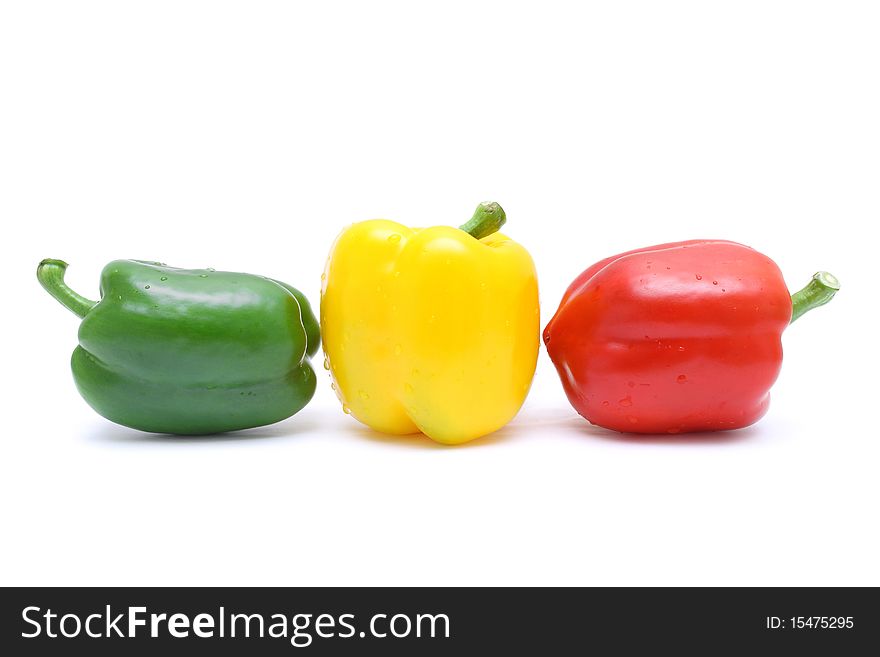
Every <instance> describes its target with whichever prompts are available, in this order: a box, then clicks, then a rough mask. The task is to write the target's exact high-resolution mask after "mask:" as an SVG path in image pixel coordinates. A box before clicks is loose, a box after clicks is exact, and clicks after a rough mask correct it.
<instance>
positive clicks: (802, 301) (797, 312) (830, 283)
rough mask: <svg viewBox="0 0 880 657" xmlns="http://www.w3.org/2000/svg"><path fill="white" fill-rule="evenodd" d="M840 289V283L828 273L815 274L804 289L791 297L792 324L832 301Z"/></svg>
mask: <svg viewBox="0 0 880 657" xmlns="http://www.w3.org/2000/svg"><path fill="white" fill-rule="evenodd" d="M839 289H840V282H839V281H838V280H837V278H835V277H834V276H832V275H831V274H829V273H828V272H827V271H820V272H817V273H815V274H813V278H812V279H811V280H810V282H809V283H807V286H806V287H805V288H804V289H802V290H798V291H797V292H795V293H794V294H792V295H791V321H792V323H793V322H794V320H796V319H797V318H798V317H800V316H801V315H803V314H804V313H805V312H807V311H809V310H812V309H813V308H818V307H819V306H824V305H825V304H826V303H828V302H829V301H831V299H833V298H834V295H835V294H837V291H838V290H839Z"/></svg>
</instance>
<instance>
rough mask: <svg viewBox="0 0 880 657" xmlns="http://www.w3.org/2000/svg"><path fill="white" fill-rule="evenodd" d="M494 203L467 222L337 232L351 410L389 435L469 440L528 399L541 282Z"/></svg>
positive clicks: (331, 293)
mask: <svg viewBox="0 0 880 657" xmlns="http://www.w3.org/2000/svg"><path fill="white" fill-rule="evenodd" d="M504 221H505V214H504V210H502V209H501V206H499V205H498V204H497V203H483V204H481V205H480V206H479V207H478V208H477V211H476V212H475V213H474V216H473V218H472V219H471V220H470V221H469V222H467V223H466V224H465V225H464V226H462V227H461V228H452V227H450V226H435V227H432V228H424V229H418V228H408V227H406V226H403V225H401V224H398V223H396V222H393V221H387V220H385V219H375V220H371V221H363V222H360V223H356V224H354V225H352V226H350V227H348V228H347V229H345V230H344V231H343V232H342V233H341V234H340V235H339V237H338V238H337V239H336V242H335V244H334V245H333V248H332V250H331V252H330V257H329V258H328V260H327V266H326V269H325V271H324V275H323V276H322V279H323V284H322V289H321V332H322V340H323V343H324V353H325V355H326V360H325V362H324V367H325V368H327V369H329V370H330V373H331V375H332V378H333V387H334V389H335V390H336V394H337V396H338V397H339V400H340V401H341V402H342V404H343V409H344V410H345V412H346V413H351V415H353V416H354V417H355V418H357V419H358V420H360V421H361V422H363V423H364V424H366V425H368V426H370V427H372V428H373V429H376V430H378V431H383V432H385V433H391V434H411V433H418V432H420V431H421V432H422V433H424V434H426V435H427V436H429V437H431V438H433V439H434V440H436V441H437V442H441V443H448V444H456V443H463V442H466V441H468V440H472V439H474V438H478V437H480V436H484V435H486V434H488V433H491V432H493V431H496V430H497V429H500V428H501V427H502V426H504V425H505V424H506V423H507V422H509V421H510V420H511V419H512V418H513V416H514V415H516V413H517V411H518V410H519V408H520V406H522V403H523V401H525V398H526V395H527V394H528V391H529V387H530V386H531V382H532V377H533V376H534V373H535V363H536V361H537V357H538V338H539V331H540V326H539V316H538V279H537V274H536V273H535V266H534V263H533V262H532V258H531V256H530V255H529V253H528V251H526V250H525V249H524V248H523V247H522V246H520V245H519V244H517V243H516V242H514V241H512V240H510V239H508V238H507V237H505V236H504V235H502V234H500V233H497V232H495V231H497V230H498V228H500V226H501V225H502V224H503V223H504Z"/></svg>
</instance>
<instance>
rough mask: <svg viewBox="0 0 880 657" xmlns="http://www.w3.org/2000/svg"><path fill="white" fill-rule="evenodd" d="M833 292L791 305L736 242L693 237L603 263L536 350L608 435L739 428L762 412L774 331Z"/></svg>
mask: <svg viewBox="0 0 880 657" xmlns="http://www.w3.org/2000/svg"><path fill="white" fill-rule="evenodd" d="M838 289H839V284H838V282H837V280H836V279H835V278H834V277H833V276H832V275H831V274H828V273H826V272H820V273H818V274H816V275H815V276H814V277H813V279H812V280H811V281H810V283H809V285H807V286H806V287H805V288H804V289H803V290H801V291H800V292H797V293H796V294H794V295H793V296H789V292H788V289H787V288H786V286H785V281H784V280H783V278H782V272H780V271H779V267H777V266H776V264H775V263H774V262H773V261H772V260H771V259H770V258H768V257H767V256H765V255H762V254H761V253H758V252H757V251H755V250H754V249H751V248H749V247H747V246H743V245H742V244H736V243H735V242H727V241H720V240H693V241H690V242H675V243H670V244H661V245H658V246H652V247H648V248H644V249H638V250H635V251H629V252H627V253H623V254H620V255H617V256H614V257H612V258H606V259H605V260H602V261H600V262H597V263H596V264H595V265H593V266H592V267H590V268H589V269H587V270H586V271H585V272H583V273H582V274H581V275H580V276H578V277H577V279H575V281H574V282H573V283H572V284H571V286H570V287H569V288H568V291H567V292H566V293H565V296H564V297H563V299H562V302H561V303H560V305H559V309H558V310H557V311H556V315H555V316H554V317H553V319H552V320H551V321H550V323H549V324H548V325H547V328H546V329H544V343H545V344H546V346H547V351H548V352H549V354H550V358H551V359H552V360H553V363H554V365H555V366H556V369H557V371H558V372H559V376H560V378H561V379H562V384H563V387H564V388H565V392H566V394H567V395H568V399H569V401H570V402H571V404H572V405H573V406H574V408H575V409H576V410H577V412H578V413H580V414H581V415H582V416H583V417H585V418H586V419H587V420H589V421H590V422H592V423H593V424H597V425H599V426H602V427H606V428H608V429H614V430H616V431H625V432H634V433H681V432H689V431H716V430H721V429H738V428H740V427H745V426H748V425H750V424H752V423H753V422H755V421H757V420H758V419H759V418H760V417H761V416H762V415H764V413H765V412H766V411H767V406H768V404H769V400H770V397H769V390H770V387H771V386H772V385H773V383H774V381H776V377H777V376H778V375H779V370H780V367H781V366H782V342H781V337H782V332H783V330H784V329H785V327H786V326H788V325H789V324H790V323H791V322H792V321H794V320H795V319H797V318H798V317H800V316H801V315H802V314H803V313H804V312H806V311H807V310H810V309H811V308H815V307H817V306H820V305H822V304H825V303H827V302H828V301H830V300H831V298H832V297H833V296H834V294H835V292H836V291H837V290H838Z"/></svg>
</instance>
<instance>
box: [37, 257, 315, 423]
mask: <svg viewBox="0 0 880 657" xmlns="http://www.w3.org/2000/svg"><path fill="white" fill-rule="evenodd" d="M66 269H67V263H65V262H62V261H61V260H43V262H41V263H40V265H39V267H38V269H37V278H38V279H39V281H40V283H41V284H42V286H43V287H44V288H45V289H46V290H47V291H48V292H49V294H51V295H52V296H53V297H55V298H56V299H57V300H58V301H60V302H61V303H62V304H63V305H64V306H65V307H67V308H68V309H69V310H71V311H73V312H74V313H75V314H76V315H78V316H79V317H81V318H83V321H82V324H81V325H80V327H79V346H78V347H77V348H76V349H75V350H74V352H73V357H72V359H71V365H72V368H73V376H74V380H75V381H76V386H77V388H78V389H79V392H80V394H81V395H82V396H83V398H84V399H85V400H86V401H87V402H88V403H89V405H90V406H91V407H92V408H94V409H95V410H96V411H97V412H98V413H100V414H101V415H103V416H104V417H105V418H107V419H108V420H112V421H113V422H116V423H118V424H122V425H125V426H127V427H132V428H134V429H140V430H141V431H150V432H156V433H173V434H208V433H218V432H222V431H234V430H236V429H247V428H250V427H258V426H262V425H266V424H272V423H273V422H278V421H280V420H283V419H284V418H287V417H290V416H291V415H293V414H294V413H296V412H297V411H299V410H300V409H301V408H303V407H304V406H305V405H306V404H307V403H308V402H309V400H310V399H311V398H312V395H313V394H314V392H315V373H314V371H313V370H312V367H311V364H310V363H309V360H308V359H309V357H310V356H314V355H315V353H316V352H317V350H318V344H319V342H320V333H319V328H318V322H317V320H316V319H315V315H314V314H313V313H312V310H311V307H310V306H309V302H308V301H307V300H306V298H305V296H304V295H303V294H302V293H301V292H299V291H298V290H296V289H294V288H292V287H290V286H289V285H287V284H285V283H281V282H280V281H275V280H272V279H270V278H264V277H262V276H254V275H251V274H238V273H232V272H220V271H214V270H213V269H177V268H175V267H168V266H166V265H164V264H162V263H159V262H143V261H139V260H115V261H113V262H111V263H110V264H108V265H107V266H106V267H105V268H104V271H103V272H102V274H101V300H100V301H98V302H95V301H90V300H88V299H86V298H84V297H82V296H80V295H79V294H77V293H76V292H74V291H73V290H71V289H70V288H69V287H68V286H67V285H66V284H65V283H64V272H65V270H66Z"/></svg>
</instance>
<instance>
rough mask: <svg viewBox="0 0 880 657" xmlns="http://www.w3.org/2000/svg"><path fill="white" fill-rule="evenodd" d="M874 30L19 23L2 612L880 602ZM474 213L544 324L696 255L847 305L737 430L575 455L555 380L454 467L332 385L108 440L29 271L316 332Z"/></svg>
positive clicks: (0, 133)
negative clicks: (282, 402)
mask: <svg viewBox="0 0 880 657" xmlns="http://www.w3.org/2000/svg"><path fill="white" fill-rule="evenodd" d="M878 34H880V14H878V8H877V5H876V4H875V3H870V2H865V3H857V2H824V3H818V2H803V1H800V2H767V1H762V2H743V1H741V2H730V3H706V2H673V3H670V2H665V3H654V2H645V3H636V2H608V3H574V2H572V3H561V2H547V1H544V2H540V3H531V4H530V5H527V4H520V3H514V2H475V1H473V0H470V1H468V2H462V3H453V2H449V1H447V2H443V3H435V4H434V6H433V7H429V6H428V5H427V4H425V3H408V2H399V3H391V2H369V3H357V2H323V3H308V4H307V3H295V2H278V3H273V2H240V3H230V2H203V3H197V2H157V1H154V2H149V3H147V2H143V3H126V2H103V3H98V2H77V3H70V2H58V3H48V2H6V3H4V4H3V5H2V9H0V94H2V96H0V220H2V226H3V251H4V255H3V271H4V276H3V295H4V301H3V309H4V310H3V320H2V323H0V331H2V336H0V337H2V340H0V345H2V349H3V354H4V356H3V361H2V362H3V366H2V376H0V386H2V389H0V394H2V400H3V413H2V415H3V418H4V420H3V422H4V426H3V432H2V433H3V435H2V445H3V447H2V451H0V469H2V472H0V527H2V540H0V555H2V558H0V582H2V583H3V584H28V585H36V584H96V585H97V584H111V585H136V584H140V585H162V584H185V585H199V584H202V585H206V584H212V585H221V584H228V585H243V584H249V585H306V584H312V585H335V584H389V585H391V584H402V585H429V584H443V585H445V584H474V585H487V584H553V585H567V584H579V585H583V584H586V585H600V584H603V585H634V584H648V585H655V584H675V585H686V584H688V585H704V584H706V585H709V584H712V585H722V584H728V585H731V584H732V585H740V584H756V585H758V584H760V585H783V584H793V585H808V584H820V585H832V584H834V585H867V584H871V585H880V566H878V560H877V554H878V548H880V541H878V522H877V517H878V510H877V506H878V499H880V484H878V474H877V473H878V459H880V437H878V431H877V422H878V416H880V415H878V414H880V403H878V401H877V396H878V391H880V388H878V378H880V377H878V374H877V369H878V366H880V362H878V353H877V346H876V345H877V331H878V324H877V320H878V317H877V292H876V290H877V287H876V286H877V284H878V283H877V273H876V269H877V267H876V265H875V263H876V262H877V253H878V248H880V246H878V241H877V238H876V230H875V228H876V225H877V221H878V218H880V187H878V183H880V75H878V74H880V39H878ZM491 199H494V200H497V201H499V202H501V204H502V205H503V206H504V208H505V209H506V210H507V214H508V217H509V223H508V226H507V227H506V229H505V232H506V233H507V234H508V235H510V236H511V237H512V238H514V239H516V240H518V241H520V242H521V243H523V244H524V245H526V247H527V248H528V249H529V250H530V251H531V253H532V254H533V256H534V259H535V262H536V265H537V268H538V272H539V277H540V284H541V298H542V320H543V321H542V325H543V323H546V321H547V320H548V319H549V318H550V316H551V315H552V313H553V312H554V310H555V309H556V305H557V303H558V301H559V298H560V296H561V294H562V291H563V290H564V288H565V287H566V286H567V284H568V283H569V282H570V280H571V279H572V278H573V277H574V276H575V275H576V274H578V273H579V272H580V271H581V270H582V269H584V268H586V266H588V265H589V264H591V263H592V262H594V261H595V260H598V259H600V258H602V257H604V256H607V255H610V254H613V253H616V252H619V251H622V250H626V249H630V248H634V247H639V246H646V245H650V244H654V243H658V242H666V241H672V240H678V239H689V238H700V237H711V238H726V239H732V240H736V241H740V242H743V243H746V244H749V245H751V246H754V247H755V248H757V249H759V250H760V251H762V252H764V253H766V254H768V255H770V256H771V257H772V258H774V259H775V260H776V262H777V263H778V264H779V266H780V267H781V268H782V270H783V272H784V273H785V276H786V280H787V281H788V283H789V285H790V287H791V288H793V289H794V288H799V287H801V286H802V285H803V284H804V283H806V281H807V280H808V279H809V277H810V276H811V275H812V274H813V273H814V272H815V271H816V270H817V269H827V270H829V271H831V272H833V273H835V274H836V275H837V276H838V277H839V278H840V280H841V281H842V285H843V288H842V291H841V293H840V294H839V295H838V298H837V299H835V300H834V302H833V303H832V304H831V305H830V306H827V307H825V308H821V309H819V310H817V311H814V312H813V313H811V314H810V315H809V316H808V317H805V318H804V319H802V320H800V321H799V322H798V323H797V324H796V325H795V326H793V327H792V328H791V329H790V330H789V331H787V332H786V334H785V338H784V345H785V351H786V359H785V365H784V368H783V371H782V375H781V377H780V378H779V380H778V382H777V384H776V386H775V388H774V393H773V402H772V404H771V408H770V412H769V413H768V415H767V416H766V417H765V418H764V419H763V420H761V421H760V422H759V423H758V424H757V425H755V426H754V427H752V428H749V429H746V430H742V431H738V432H733V433H727V434H716V435H698V436H693V437H687V436H683V437H663V438H650V437H647V438H645V437H642V438H637V437H626V436H621V435H617V434H613V433H610V432H606V431H604V430H601V429H598V428H592V427H590V426H589V425H588V424H587V423H586V422H585V421H583V420H581V419H580V418H579V417H578V416H577V415H576V414H575V413H574V411H573V410H572V409H571V408H570V406H569V405H568V403H567V401H566V399H565V396H564V394H563V392H562V388H561V386H560V384H559V382H558V379H557V377H556V374H555V372H554V370H553V368H552V365H551V363H550V361H549V359H548V358H547V356H546V352H544V351H543V349H542V352H541V356H540V359H539V363H538V372H537V376H536V379H535V383H534V386H533V389H532V393H531V395H530V397H529V399H528V401H527V403H526V405H525V407H524V408H523V410H522V412H521V413H520V415H519V416H518V417H517V418H516V419H515V420H514V421H513V422H512V423H511V424H510V425H509V426H508V427H506V428H505V429H503V430H501V431H499V432H498V433H497V434H495V435H492V436H490V437H487V438H485V439H482V440H479V441H477V442H475V443H472V444H471V445H468V446H464V447H461V448H444V447H440V446H436V445H434V444H433V443H431V442H430V441H429V440H427V439H425V438H418V437H410V438H392V437H385V436H382V435H378V434H375V433H373V432H371V431H369V430H367V429H365V428H364V427H362V426H361V425H359V424H358V423H357V422H356V421H355V420H353V419H352V418H350V417H347V416H345V415H343V413H342V412H341V410H340V408H339V406H338V404H337V402H336V400H335V398H334V396H333V394H332V392H331V390H330V386H329V379H328V378H327V376H326V373H325V372H324V371H323V370H322V369H320V360H319V359H316V364H317V367H318V371H319V374H320V376H321V383H320V385H319V389H318V392H317V394H316V395H315V399H314V401H313V403H312V404H311V405H309V406H308V407H307V408H306V409H305V410H303V411H302V412H301V413H299V414H298V415H297V416H295V417H293V418H291V419H289V420H287V421H285V422H282V423H280V424H277V425H274V426H271V427H267V428H263V429H257V430H252V431H248V432H243V433H240V434H233V435H226V436H221V437H214V438H210V437H209V438H198V439H191V438H190V439H186V438H167V437H159V436H153V435H145V434H141V433H138V432H136V431H132V430H128V429H125V428H122V427H118V426H116V425H113V424H111V423H110V422H108V421H105V420H104V419H102V418H101V417H99V416H97V415H96V414H95V413H94V412H93V411H91V409H89V408H88V406H87V405H86V404H85V402H83V401H82V400H81V399H80V398H79V396H78V394H77V392H76V390H75V388H74V385H73V381H72V378H71V375H70V372H69V366H68V359H69V356H70V352H71V350H72V349H73V347H74V346H75V344H76V331H77V326H78V320H77V319H76V317H75V316H74V315H72V314H70V313H68V312H67V311H66V310H64V309H63V308H62V307H61V306H59V305H58V304H57V303H56V302H55V301H54V300H52V299H51V298H50V297H49V296H48V295H47V294H46V293H45V292H43V290H42V289H40V287H39V286H38V284H37V281H36V278H35V276H34V271H35V268H36V265H37V263H38V262H39V260H40V259H42V258H44V257H55V258H62V259H65V260H67V261H68V262H70V263H71V268H70V270H69V274H68V280H69V282H70V284H71V286H72V287H74V288H75V289H76V290H78V291H80V292H81V293H83V294H85V295H86V296H92V297H95V296H96V295H97V286H98V274H99V272H100V270H101V268H102V267H103V265H104V264H105V263H106V262H107V261H109V260H112V259H115V258H141V259H151V260H152V259H158V260H161V261H163V262H167V263H169V264H172V265H176V266H181V267H204V266H212V267H215V268H218V269H230V270H239V271H250V272H253V273H259V274H264V275H269V276H273V277H276V278H281V279H283V280H286V281H288V282H289V283H291V284H293V285H296V286H297V287H300V288H301V289H302V290H303V291H305V292H306V293H307V294H308V295H309V297H310V298H311V299H312V301H313V303H314V304H316V305H317V302H318V297H319V283H320V281H319V276H320V274H321V271H322V269H323V265H324V259H325V257H326V255H327V252H328V249H329V247H330V244H331V242H332V240H333V238H334V237H335V236H336V234H337V233H338V232H339V231H340V229H341V228H342V227H344V226H345V225H346V224H349V223H351V222H354V221H358V220H362V219H368V218H375V217H386V218H391V219H395V220H398V221H401V222H404V223H408V224H412V225H431V224H438V223H443V224H453V225H458V224H459V223H461V222H462V221H464V220H465V219H467V218H468V217H470V214H471V212H472V210H473V208H474V206H475V205H476V203H477V202H478V201H482V200H491Z"/></svg>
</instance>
